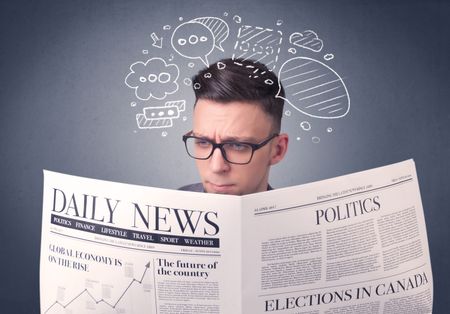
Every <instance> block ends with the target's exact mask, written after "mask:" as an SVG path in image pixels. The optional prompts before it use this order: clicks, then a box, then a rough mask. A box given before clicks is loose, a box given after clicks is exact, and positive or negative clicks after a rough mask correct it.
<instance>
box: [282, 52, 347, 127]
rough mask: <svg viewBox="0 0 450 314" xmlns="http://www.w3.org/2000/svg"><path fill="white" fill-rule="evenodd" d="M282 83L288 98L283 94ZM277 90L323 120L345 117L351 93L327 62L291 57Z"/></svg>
mask: <svg viewBox="0 0 450 314" xmlns="http://www.w3.org/2000/svg"><path fill="white" fill-rule="evenodd" d="M281 84H282V85H283V87H284V91H285V97H281V96H280V90H281ZM278 85H279V88H278V93H277V95H276V97H278V98H282V99H284V100H285V101H286V102H287V103H288V104H290V105H291V106H292V107H294V109H296V110H298V111H300V112H301V113H303V114H305V115H307V116H310V117H314V118H320V119H337V118H342V117H344V116H345V115H347V113H348V112H349V110H350V96H349V93H348V90H347V87H346V86H345V83H344V81H343V80H342V78H341V77H340V76H339V74H337V73H336V72H335V71H334V70H333V69H332V68H330V67H329V66H328V65H326V64H324V63H322V62H320V61H317V60H314V59H311V58H307V57H296V58H292V59H289V60H288V61H286V62H285V63H283V65H282V66H281V68H280V70H279V73H278Z"/></svg>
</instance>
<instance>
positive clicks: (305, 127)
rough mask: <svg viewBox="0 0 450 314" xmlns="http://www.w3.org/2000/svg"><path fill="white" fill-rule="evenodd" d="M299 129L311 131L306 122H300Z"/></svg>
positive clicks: (309, 125)
mask: <svg viewBox="0 0 450 314" xmlns="http://www.w3.org/2000/svg"><path fill="white" fill-rule="evenodd" d="M300 127H301V128H302V129H303V130H304V131H310V130H311V124H310V123H309V122H308V121H302V122H300Z"/></svg>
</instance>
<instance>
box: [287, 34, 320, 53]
mask: <svg viewBox="0 0 450 314" xmlns="http://www.w3.org/2000/svg"><path fill="white" fill-rule="evenodd" d="M289 42H290V43H291V44H293V45H295V46H298V47H302V48H305V49H309V50H311V51H314V52H320V51H321V50H322V48H323V41H322V40H321V39H319V37H318V36H317V34H316V33H315V32H314V31H311V30H306V31H303V32H301V33H299V32H295V33H292V34H291V36H289Z"/></svg>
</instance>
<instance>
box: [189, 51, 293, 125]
mask: <svg viewBox="0 0 450 314" xmlns="http://www.w3.org/2000/svg"><path fill="white" fill-rule="evenodd" d="M192 84H193V87H194V93H195V101H196V103H197V101H198V100H199V99H208V100H213V101H217V102H223V103H227V102H232V101H245V102H250V103H254V104H256V105H257V106H260V107H261V108H262V109H263V111H264V112H266V113H267V114H268V115H269V116H270V117H271V118H272V119H273V122H274V130H275V131H276V132H279V131H280V128H281V117H282V115H283V105H284V99H283V98H284V96H285V95H284V89H283V86H281V83H280V85H279V84H278V78H277V76H276V75H275V74H274V73H273V72H272V71H270V70H269V69H268V68H267V67H266V66H265V65H264V64H262V63H260V62H256V61H252V60H243V59H222V60H220V61H217V62H216V63H214V64H212V65H210V66H209V67H207V68H205V69H203V70H201V71H200V72H198V73H197V75H195V76H194V77H193V78H192ZM279 89H280V90H279ZM278 90H279V91H278ZM277 94H278V96H280V97H283V98H280V97H275V96H277Z"/></svg>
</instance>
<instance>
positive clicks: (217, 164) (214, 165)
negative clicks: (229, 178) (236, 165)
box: [210, 147, 230, 172]
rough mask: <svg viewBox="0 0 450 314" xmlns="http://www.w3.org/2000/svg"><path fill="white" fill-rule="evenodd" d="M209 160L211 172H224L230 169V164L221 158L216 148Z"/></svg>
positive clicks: (220, 153) (219, 151)
mask: <svg viewBox="0 0 450 314" xmlns="http://www.w3.org/2000/svg"><path fill="white" fill-rule="evenodd" d="M210 158H211V161H210V167H211V170H212V171H213V172H225V171H228V170H229V169H230V164H229V163H228V162H227V161H226V160H225V158H224V157H223V155H222V151H221V150H220V148H218V147H216V148H215V149H214V151H213V154H212V156H211V157H210Z"/></svg>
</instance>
